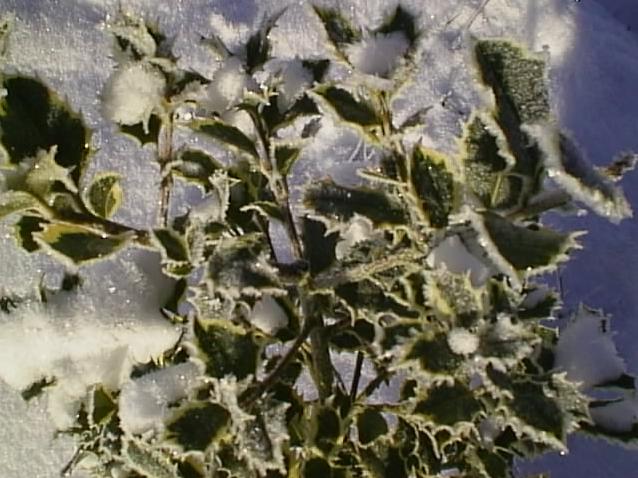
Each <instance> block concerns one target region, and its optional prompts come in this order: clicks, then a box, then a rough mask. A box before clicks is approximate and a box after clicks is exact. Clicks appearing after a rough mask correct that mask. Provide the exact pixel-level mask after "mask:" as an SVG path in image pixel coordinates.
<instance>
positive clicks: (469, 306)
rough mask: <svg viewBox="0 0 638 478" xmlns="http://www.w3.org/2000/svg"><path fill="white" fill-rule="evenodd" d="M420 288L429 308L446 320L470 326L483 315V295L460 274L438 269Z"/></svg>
mask: <svg viewBox="0 0 638 478" xmlns="http://www.w3.org/2000/svg"><path fill="white" fill-rule="evenodd" d="M428 279H429V280H428V281H427V283H426V284H425V285H424V286H423V290H424V293H425V300H426V301H427V303H428V305H429V306H430V307H431V308H432V309H433V310H434V311H435V313H436V314H437V315H438V316H440V317H441V318H442V319H444V320H445V321H450V322H452V323H454V324H455V325H458V326H462V327H471V326H473V325H475V324H476V322H477V320H478V319H479V318H480V317H481V316H482V315H483V314H484V312H485V311H484V302H485V299H484V292H483V289H482V288H480V287H474V286H473V285H472V283H471V281H470V278H469V277H468V276H467V275H466V272H465V273H463V272H461V273H454V272H449V271H446V270H444V269H440V270H438V271H437V272H435V273H434V274H432V275H431V276H429V277H428Z"/></svg>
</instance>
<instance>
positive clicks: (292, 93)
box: [267, 59, 312, 111]
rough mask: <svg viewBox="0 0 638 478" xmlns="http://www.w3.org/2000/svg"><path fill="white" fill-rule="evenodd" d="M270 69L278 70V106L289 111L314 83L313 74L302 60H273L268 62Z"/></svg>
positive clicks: (281, 109)
mask: <svg viewBox="0 0 638 478" xmlns="http://www.w3.org/2000/svg"><path fill="white" fill-rule="evenodd" d="M267 68H268V69H272V70H274V71H275V72H278V73H279V75H280V84H279V88H278V96H277V107H278V108H279V110H280V111H287V110H288V109H289V108H290V107H291V106H292V105H293V103H294V101H295V100H297V99H298V98H299V97H300V96H301V95H302V94H303V92H304V91H305V90H306V88H308V87H309V86H310V85H312V74H311V72H310V71H309V70H308V69H306V68H305V67H304V66H303V63H302V62H301V60H298V59H295V60H290V61H286V62H283V65H282V62H281V61H276V60H275V61H273V62H270V63H269V64H267Z"/></svg>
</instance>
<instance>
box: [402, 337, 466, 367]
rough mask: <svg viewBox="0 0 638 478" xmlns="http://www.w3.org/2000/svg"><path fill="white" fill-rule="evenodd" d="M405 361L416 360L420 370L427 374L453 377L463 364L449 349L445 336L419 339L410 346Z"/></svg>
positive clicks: (460, 358)
mask: <svg viewBox="0 0 638 478" xmlns="http://www.w3.org/2000/svg"><path fill="white" fill-rule="evenodd" d="M406 359H408V360H418V361H419V363H420V364H421V368H423V370H426V371H427V372H432V373H436V374H447V375H454V372H455V370H456V369H457V368H458V367H459V366H460V365H461V363H462V362H463V361H462V357H460V356H459V355H456V354H455V353H454V352H452V349H450V346H449V345H448V342H447V334H438V335H434V336H433V337H424V338H419V339H418V340H417V341H416V342H414V343H413V344H412V345H411V347H410V351H409V352H408V354H407V355H406Z"/></svg>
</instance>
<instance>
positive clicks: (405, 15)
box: [377, 5, 419, 48]
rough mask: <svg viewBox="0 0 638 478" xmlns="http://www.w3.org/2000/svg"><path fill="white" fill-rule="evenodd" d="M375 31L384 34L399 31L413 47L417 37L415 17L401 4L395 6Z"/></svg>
mask: <svg viewBox="0 0 638 478" xmlns="http://www.w3.org/2000/svg"><path fill="white" fill-rule="evenodd" d="M377 32H378V33H384V34H389V33H396V32H401V33H403V34H404V35H405V37H406V39H407V40H408V42H409V43H410V48H414V45H415V43H416V41H417V39H418V38H419V32H418V29H417V22H416V17H415V16H414V15H413V14H412V13H410V12H408V11H407V10H406V9H405V8H404V7H402V6H401V5H398V6H397V8H396V9H395V10H394V13H393V14H392V15H391V16H390V17H389V18H388V19H387V20H386V21H385V22H384V23H383V25H381V27H380V28H379V29H378V30H377Z"/></svg>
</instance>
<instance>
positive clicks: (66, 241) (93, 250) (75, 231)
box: [34, 223, 130, 264]
mask: <svg viewBox="0 0 638 478" xmlns="http://www.w3.org/2000/svg"><path fill="white" fill-rule="evenodd" d="M34 237H35V238H36V239H37V241H38V242H39V243H40V244H46V245H47V247H49V248H51V249H52V250H54V251H56V252H58V253H60V254H62V255H63V256H66V257H67V258H68V259H70V260H71V261H72V262H74V263H76V264H81V263H82V262H86V261H91V260H96V259H104V258H105V257H107V256H110V255H111V254H113V253H115V252H117V251H118V250H120V249H121V248H122V247H124V246H125V245H126V243H127V242H128V240H129V239H130V236H129V235H119V236H112V235H107V234H104V233H100V232H96V231H94V230H91V229H87V228H84V227H82V226H76V225H73V224H65V223H56V224H48V225H46V226H45V227H44V230H43V231H42V232H38V233H35V234H34Z"/></svg>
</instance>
